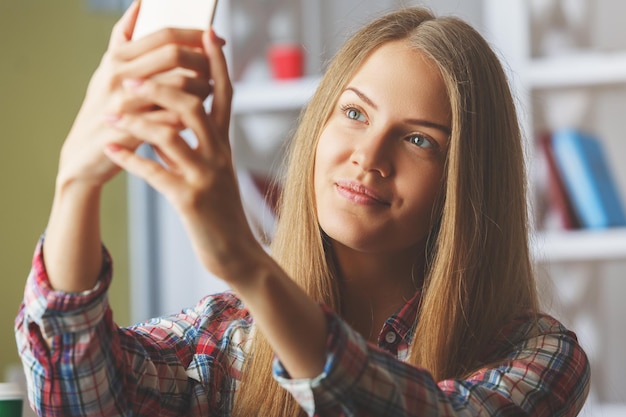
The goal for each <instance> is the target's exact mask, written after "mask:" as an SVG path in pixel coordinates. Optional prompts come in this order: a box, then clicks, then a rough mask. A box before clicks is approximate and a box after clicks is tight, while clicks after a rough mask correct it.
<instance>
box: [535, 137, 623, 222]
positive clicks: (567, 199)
mask: <svg viewBox="0 0 626 417" xmlns="http://www.w3.org/2000/svg"><path fill="white" fill-rule="evenodd" d="M539 142H540V146H541V150H542V152H543V156H544V158H545V162H546V168H547V177H548V178H547V180H548V184H547V194H548V195H547V199H548V204H549V205H550V206H551V207H552V208H553V209H554V210H555V211H556V212H557V213H558V215H559V217H560V222H561V226H562V228H564V229H578V228H586V229H605V228H609V227H619V226H626V214H625V211H624V205H623V203H622V198H621V196H620V194H619V191H618V187H617V185H616V182H615V179H614V177H613V174H612V171H611V168H610V166H609V162H608V159H607V158H606V155H605V152H604V148H603V146H602V143H601V142H600V141H599V140H598V138H596V137H594V136H593V135H590V134H588V133H586V132H583V131H580V130H576V129H559V130H556V131H554V132H551V133H550V134H544V135H542V136H541V137H540V140H539Z"/></svg>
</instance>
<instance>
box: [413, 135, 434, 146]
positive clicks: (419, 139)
mask: <svg viewBox="0 0 626 417" xmlns="http://www.w3.org/2000/svg"><path fill="white" fill-rule="evenodd" d="M406 140H407V141H408V142H409V143H412V144H413V145H415V146H419V147H420V148H434V147H435V144H434V143H433V142H432V140H430V139H428V138H427V137H426V136H424V135H412V136H409V137H408V138H407V139H406Z"/></svg>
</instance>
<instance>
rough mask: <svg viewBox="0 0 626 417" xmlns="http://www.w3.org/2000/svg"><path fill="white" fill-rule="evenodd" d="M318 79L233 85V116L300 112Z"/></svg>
mask: <svg viewBox="0 0 626 417" xmlns="http://www.w3.org/2000/svg"><path fill="white" fill-rule="evenodd" d="M319 81H320V77H319V76H315V77H303V78H299V79H297V80H285V81H273V80H268V81H265V82H258V81H255V82H241V83H236V84H235V85H234V87H233V88H234V96H233V114H245V113H255V112H275V111H285V110H300V109H301V108H302V106H304V105H305V104H306V103H307V102H308V101H309V100H310V99H311V97H312V96H313V93H314V92H315V89H316V88H317V85H318V84H319Z"/></svg>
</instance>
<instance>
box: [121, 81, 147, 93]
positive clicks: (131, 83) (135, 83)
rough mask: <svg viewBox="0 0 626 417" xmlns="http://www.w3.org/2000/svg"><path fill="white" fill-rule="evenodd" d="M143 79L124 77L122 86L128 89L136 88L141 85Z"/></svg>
mask: <svg viewBox="0 0 626 417" xmlns="http://www.w3.org/2000/svg"><path fill="white" fill-rule="evenodd" d="M142 84H143V80H142V79H140V78H126V79H124V80H123V81H122V86H123V87H124V88H126V89H128V90H136V89H138V88H139V87H141V86H142Z"/></svg>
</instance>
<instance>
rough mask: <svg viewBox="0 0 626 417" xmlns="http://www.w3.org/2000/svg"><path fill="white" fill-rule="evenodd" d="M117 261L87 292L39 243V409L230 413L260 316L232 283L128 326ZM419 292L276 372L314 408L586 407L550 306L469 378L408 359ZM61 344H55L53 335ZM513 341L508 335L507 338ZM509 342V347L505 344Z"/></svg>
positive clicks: (27, 328) (512, 333)
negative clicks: (60, 276)
mask: <svg viewBox="0 0 626 417" xmlns="http://www.w3.org/2000/svg"><path fill="white" fill-rule="evenodd" d="M110 281H111V260H110V258H109V256H108V254H107V253H106V251H105V262H104V266H103V269H102V273H101V276H100V279H99V281H98V284H97V285H96V287H95V288H94V289H92V290H89V291H85V292H83V293H80V294H67V293H61V292H58V291H54V290H53V289H51V288H50V284H49V282H48V279H47V276H46V271H45V267H44V263H43V257H42V253H41V242H40V243H39V245H38V246H37V250H36V252H35V257H34V261H33V268H32V270H31V273H30V275H29V278H28V281H27V284H26V290H25V298H24V303H23V304H22V306H21V308H20V311H19V314H18V316H17V319H16V327H15V332H16V338H17V345H18V349H19V353H20V355H21V358H22V361H23V364H24V368H25V371H26V375H27V379H28V384H29V393H28V394H29V399H30V401H31V404H32V405H33V406H34V407H35V409H36V411H38V412H39V413H40V415H45V416H50V417H56V416H58V417H60V416H63V417H67V416H150V417H156V416H229V415H230V410H231V408H232V405H233V399H234V393H235V391H236V390H237V386H238V381H239V380H240V376H241V367H242V363H243V361H244V359H245V357H246V352H247V351H248V348H249V344H248V341H249V340H250V335H251V333H252V331H253V329H254V326H253V323H252V318H251V316H250V315H249V313H248V312H247V311H246V310H245V308H244V306H243V305H242V303H241V301H240V300H239V299H238V298H237V296H236V295H235V294H233V293H228V292H227V293H223V294H218V295H212V296H208V297H205V298H204V299H203V300H201V301H200V302H199V303H198V304H197V305H196V306H195V308H193V309H187V310H183V311H182V312H181V313H180V314H177V315H175V316H171V317H162V318H157V319H154V320H151V321H149V322H147V323H144V324H141V325H137V326H132V327H129V328H119V327H118V326H116V325H115V323H114V321H113V318H112V314H111V310H110V308H109V305H108V302H107V288H108V286H109V283H110ZM418 303H419V294H417V295H416V296H415V297H414V298H413V299H412V300H410V301H409V302H408V303H407V304H406V305H405V306H404V307H403V308H402V309H401V310H400V311H399V312H398V313H397V314H396V315H394V316H392V317H390V318H389V319H388V320H387V322H386V323H385V325H384V327H383V329H382V331H381V332H380V336H379V340H378V346H374V345H373V344H369V343H367V342H366V341H365V340H364V339H363V338H362V337H361V336H360V335H359V334H358V333H356V332H355V331H354V330H352V329H351V328H350V327H349V326H348V325H347V324H346V323H345V322H343V321H342V320H341V319H340V318H339V317H338V316H336V315H335V314H333V313H332V312H331V311H329V310H328V309H325V310H326V313H327V317H328V321H329V329H330V331H329V336H328V351H327V362H326V365H325V369H324V372H323V373H322V374H321V375H320V376H318V377H316V378H314V379H303V380H292V379H290V378H289V376H288V374H287V372H286V370H285V369H284V368H283V367H282V365H281V364H280V362H279V361H278V360H275V361H274V367H273V372H274V377H275V378H276V379H277V380H278V382H279V383H280V384H281V386H283V387H284V388H285V389H287V390H289V392H291V393H292V395H293V396H294V397H295V398H296V400H297V401H298V402H299V403H300V404H301V405H302V407H303V408H304V409H305V410H306V411H307V412H308V414H309V415H311V416H479V415H480V416H575V415H576V414H577V413H578V411H579V410H580V408H581V407H582V405H583V402H584V401H585V398H586V396H587V393H588V390H589V364H588V361H587V357H586V355H585V353H584V352H583V350H582V349H581V347H580V346H579V345H578V343H577V341H576V336H575V335H574V334H573V333H572V332H570V331H568V330H567V329H565V328H564V327H563V326H562V325H561V324H560V323H558V322H557V321H556V320H554V319H553V318H551V317H549V316H541V317H540V319H539V335H538V336H535V337H532V338H529V337H527V336H526V334H527V332H528V330H529V329H530V328H531V326H532V325H533V321H532V320H530V319H529V318H526V319H524V318H520V319H519V320H517V321H515V322H514V323H511V324H510V325H509V326H507V328H506V329H505V331H504V332H502V335H503V337H502V339H501V340H496V341H494V344H493V346H491V347H490V349H489V350H490V351H493V352H494V355H495V356H493V360H494V361H497V362H498V363H499V365H495V366H493V367H486V368H484V369H480V370H478V371H476V372H474V373H473V374H472V375H470V376H469V377H467V378H466V379H463V380H445V381H434V380H433V379H432V377H431V376H430V374H429V373H428V372H426V371H424V370H422V369H419V368H416V367H413V366H410V365H408V364H406V363H404V362H403V361H404V360H405V359H406V357H407V352H408V346H409V343H410V341H411V339H412V337H413V333H412V332H413V326H412V323H413V322H414V320H415V318H416V314H417V306H418ZM44 338H45V339H46V340H48V342H49V343H50V348H48V345H47V344H46V342H45V341H44ZM505 340H506V343H505ZM502 346H506V350H505V351H503V350H502V348H501V347H502Z"/></svg>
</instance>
